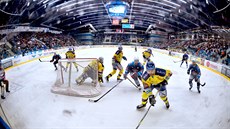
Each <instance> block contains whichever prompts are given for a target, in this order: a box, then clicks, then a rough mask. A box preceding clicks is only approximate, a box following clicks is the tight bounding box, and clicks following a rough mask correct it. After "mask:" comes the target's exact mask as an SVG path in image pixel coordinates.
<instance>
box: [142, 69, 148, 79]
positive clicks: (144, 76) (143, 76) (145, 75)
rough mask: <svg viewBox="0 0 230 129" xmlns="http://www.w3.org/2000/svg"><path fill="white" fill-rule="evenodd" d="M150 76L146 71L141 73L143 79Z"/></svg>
mask: <svg viewBox="0 0 230 129" xmlns="http://www.w3.org/2000/svg"><path fill="white" fill-rule="evenodd" d="M149 77H150V75H149V74H148V73H147V71H145V72H144V74H143V75H142V79H143V80H145V81H146V80H147V79H148V78H149Z"/></svg>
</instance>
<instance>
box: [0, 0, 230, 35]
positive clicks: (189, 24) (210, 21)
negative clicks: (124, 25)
mask: <svg viewBox="0 0 230 129" xmlns="http://www.w3.org/2000/svg"><path fill="white" fill-rule="evenodd" d="M110 1H111V0H1V1H0V18H1V20H0V26H1V27H10V26H17V25H31V26H42V27H44V26H45V27H49V28H53V29H57V30H62V31H71V30H81V29H84V28H85V27H86V25H92V26H93V27H94V28H95V30H97V31H113V29H116V27H114V26H113V25H112V18H111V17H110V16H109V15H108V11H107V10H106V8H105V5H106V3H108V2H110ZM123 1H125V2H127V3H129V5H130V6H129V9H128V11H127V15H126V16H127V18H129V22H130V23H132V24H135V29H134V30H135V31H146V30H152V29H153V30H154V29H156V30H160V31H165V32H178V31H184V30H188V29H192V28H199V27H200V28H209V27H210V26H224V27H230V7H228V6H229V5H230V4H229V3H230V0H123ZM0 29H1V28H0Z"/></svg>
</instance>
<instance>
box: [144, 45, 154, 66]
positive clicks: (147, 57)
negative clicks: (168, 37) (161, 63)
mask: <svg viewBox="0 0 230 129" xmlns="http://www.w3.org/2000/svg"><path fill="white" fill-rule="evenodd" d="M142 54H143V58H144V63H143V65H145V64H146V62H149V61H150V57H151V55H152V50H151V49H150V48H149V49H148V50H145V51H144V52H142Z"/></svg>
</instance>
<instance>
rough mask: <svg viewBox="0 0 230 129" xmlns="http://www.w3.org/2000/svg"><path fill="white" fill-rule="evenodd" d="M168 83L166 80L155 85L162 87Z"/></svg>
mask: <svg viewBox="0 0 230 129" xmlns="http://www.w3.org/2000/svg"><path fill="white" fill-rule="evenodd" d="M166 85H168V82H167V81H166V80H164V81H162V82H161V83H159V84H157V85H155V87H162V86H166Z"/></svg>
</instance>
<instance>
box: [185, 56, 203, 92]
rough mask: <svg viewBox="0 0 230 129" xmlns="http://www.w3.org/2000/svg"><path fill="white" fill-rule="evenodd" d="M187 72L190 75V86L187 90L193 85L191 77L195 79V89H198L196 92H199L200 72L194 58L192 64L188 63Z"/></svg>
mask: <svg viewBox="0 0 230 129" xmlns="http://www.w3.org/2000/svg"><path fill="white" fill-rule="evenodd" d="M190 71H191V72H190ZM187 74H190V77H189V85H190V88H189V90H191V89H192V86H193V83H192V81H193V79H195V82H196V83H197V91H198V93H200V76H201V72H200V68H199V66H198V65H197V64H196V61H195V60H192V64H190V65H189V68H188V71H187Z"/></svg>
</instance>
